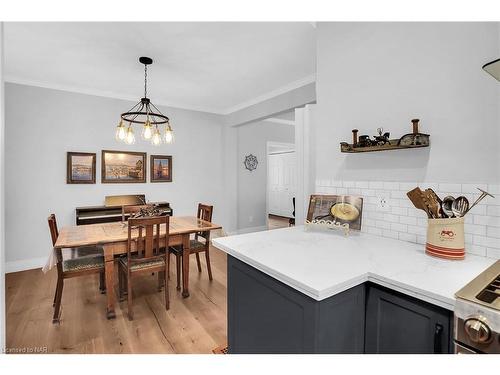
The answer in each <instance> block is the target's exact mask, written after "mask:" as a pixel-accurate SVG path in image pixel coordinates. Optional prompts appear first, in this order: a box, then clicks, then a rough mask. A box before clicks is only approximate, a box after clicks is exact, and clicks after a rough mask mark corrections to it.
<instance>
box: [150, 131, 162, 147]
mask: <svg viewBox="0 0 500 375" xmlns="http://www.w3.org/2000/svg"><path fill="white" fill-rule="evenodd" d="M151 143H152V144H153V146H159V145H161V133H160V129H158V127H156V130H155V131H154V134H153V138H152V139H151Z"/></svg>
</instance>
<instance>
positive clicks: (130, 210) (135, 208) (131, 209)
mask: <svg viewBox="0 0 500 375" xmlns="http://www.w3.org/2000/svg"><path fill="white" fill-rule="evenodd" d="M149 207H151V205H150V204H141V205H131V206H122V222H124V221H125V215H126V214H135V213H137V212H140V211H141V210H142V209H146V208H149Z"/></svg>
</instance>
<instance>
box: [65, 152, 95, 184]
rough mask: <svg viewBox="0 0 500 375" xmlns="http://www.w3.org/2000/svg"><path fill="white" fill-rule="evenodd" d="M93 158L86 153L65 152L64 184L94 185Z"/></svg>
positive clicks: (93, 156) (93, 155)
mask: <svg viewBox="0 0 500 375" xmlns="http://www.w3.org/2000/svg"><path fill="white" fill-rule="evenodd" d="M95 156H96V155H95V154H94V153H88V152H67V153H66V183H68V184H95Z"/></svg>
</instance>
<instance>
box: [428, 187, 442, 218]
mask: <svg viewBox="0 0 500 375" xmlns="http://www.w3.org/2000/svg"><path fill="white" fill-rule="evenodd" d="M424 195H425V196H424V202H425V203H426V205H427V207H429V210H430V211H431V214H432V217H433V218H435V219H439V218H441V217H442V215H441V199H439V197H438V196H437V194H436V193H435V192H434V190H432V189H426V190H425V193H424Z"/></svg>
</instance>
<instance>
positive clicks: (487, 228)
mask: <svg viewBox="0 0 500 375" xmlns="http://www.w3.org/2000/svg"><path fill="white" fill-rule="evenodd" d="M317 35H318V46H317V52H318V56H317V63H318V68H317V105H316V106H315V108H314V109H313V112H312V119H313V126H312V128H311V132H310V135H311V142H310V147H311V150H315V152H314V154H313V155H312V157H313V158H314V166H313V168H312V173H311V179H312V180H313V181H315V191H316V192H318V193H328V194H354V195H362V196H363V197H364V199H365V201H364V211H363V228H362V229H363V231H365V232H369V233H372V234H375V235H380V236H384V237H391V238H396V239H400V240H403V241H409V242H416V243H425V235H426V223H427V221H426V219H425V214H424V213H423V212H422V211H420V210H416V209H415V208H414V207H413V206H412V204H411V202H409V200H408V199H407V197H406V192H407V191H408V190H410V189H411V188H413V187H414V186H415V185H416V184H419V185H421V186H422V187H432V188H433V189H434V190H435V191H436V192H437V193H438V194H439V195H441V196H444V195H448V194H451V195H454V196H457V195H465V196H467V197H468V198H469V200H473V199H475V198H476V197H477V196H478V195H477V194H476V193H477V190H476V187H477V186H479V187H481V188H483V189H487V190H489V191H491V192H492V193H493V194H495V193H498V192H500V190H499V189H500V188H499V182H500V145H499V142H498V139H499V138H500V85H499V83H498V82H497V81H496V80H495V79H493V78H492V77H491V76H489V75H488V74H486V73H485V72H484V71H483V70H482V69H481V67H482V65H483V64H485V63H486V62H489V61H491V60H494V59H496V58H498V56H499V55H500V24H499V23H320V24H318V34H317ZM412 118H420V119H421V131H422V132H424V133H429V134H431V146H430V147H429V148H422V149H417V150H399V151H389V152H377V153H365V154H342V153H340V151H339V142H341V141H350V140H351V138H352V133H351V130H352V129H353V128H357V129H359V130H360V134H369V135H371V136H373V135H374V134H375V130H376V128H377V127H380V126H382V127H384V129H385V130H386V131H390V132H391V134H392V136H393V137H394V138H396V137H399V136H401V135H403V134H405V133H409V132H411V124H410V120H411V119H412ZM380 196H384V197H385V198H387V201H388V203H389V212H380V210H379V209H378V207H377V201H378V199H379V197H380ZM499 207H500V199H498V198H497V199H486V200H485V201H484V202H483V203H482V204H481V205H479V206H477V207H475V208H474V209H473V211H471V213H470V214H468V215H467V216H466V225H465V233H466V236H465V243H466V246H465V247H466V251H467V252H469V253H473V254H477V255H483V256H489V257H493V258H499V257H500V242H499V238H500V208H499Z"/></svg>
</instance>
